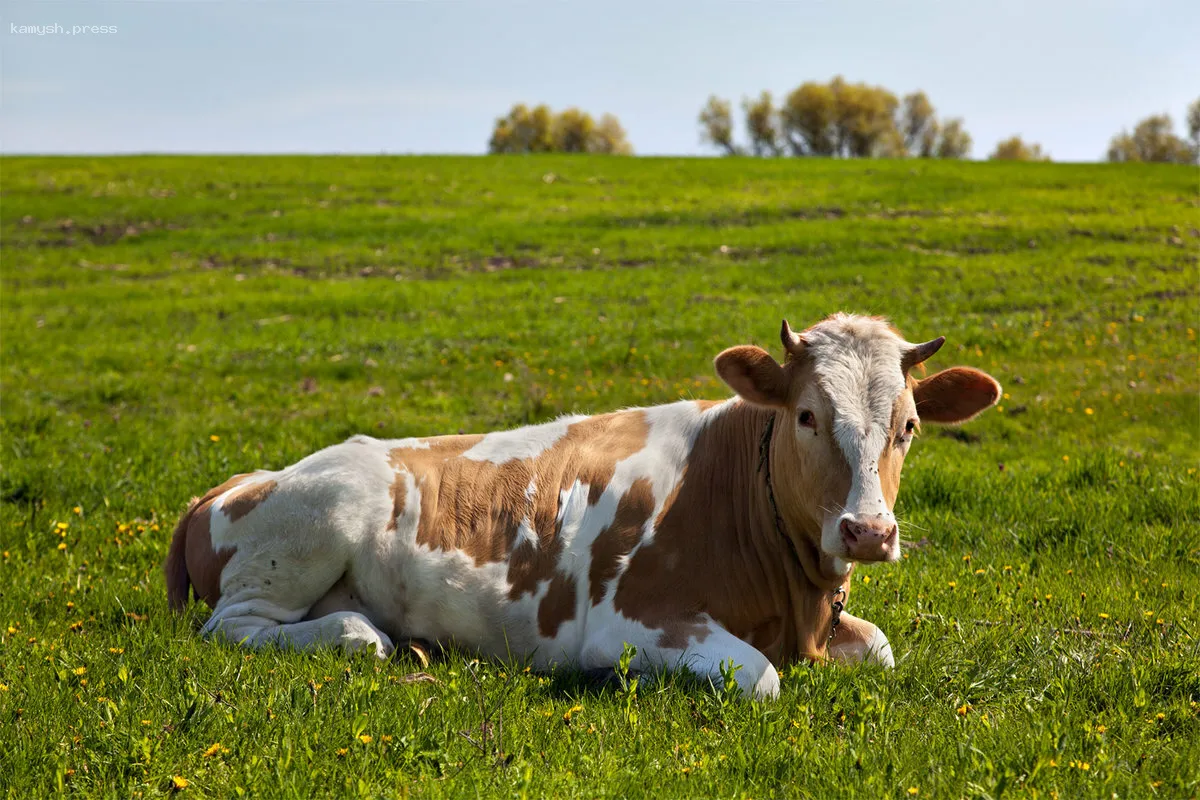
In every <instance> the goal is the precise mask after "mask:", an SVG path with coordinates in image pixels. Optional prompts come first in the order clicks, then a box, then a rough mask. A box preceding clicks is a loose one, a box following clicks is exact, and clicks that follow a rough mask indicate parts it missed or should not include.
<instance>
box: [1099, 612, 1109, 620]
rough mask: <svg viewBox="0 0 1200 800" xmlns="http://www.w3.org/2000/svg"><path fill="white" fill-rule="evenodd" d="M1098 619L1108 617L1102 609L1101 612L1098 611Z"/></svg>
mask: <svg viewBox="0 0 1200 800" xmlns="http://www.w3.org/2000/svg"><path fill="white" fill-rule="evenodd" d="M1100 619H1108V614H1105V613H1104V612H1103V611H1101V612H1100Z"/></svg>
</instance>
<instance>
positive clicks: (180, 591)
mask: <svg viewBox="0 0 1200 800" xmlns="http://www.w3.org/2000/svg"><path fill="white" fill-rule="evenodd" d="M196 505H197V501H196V500H195V499H194V498H193V499H192V502H190V503H188V509H187V511H185V512H184V514H183V516H182V517H180V518H179V524H178V525H176V526H175V533H174V535H172V536H171V547H170V549H169V550H167V560H166V562H165V563H163V572H164V573H166V578H167V604H168V605H169V606H170V607H171V609H172V610H174V611H182V610H183V609H185V608H187V604H188V592H189V590H190V589H191V588H192V581H191V578H190V577H188V570H187V529H188V524H189V523H190V522H191V521H192V512H193V511H194V510H195V509H196Z"/></svg>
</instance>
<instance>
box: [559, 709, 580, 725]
mask: <svg viewBox="0 0 1200 800" xmlns="http://www.w3.org/2000/svg"><path fill="white" fill-rule="evenodd" d="M579 711H583V706H571V707H570V708H568V709H567V711H566V713H565V714H563V722H570V721H571V717H572V716H573V715H574V714H575V713H576V712H579Z"/></svg>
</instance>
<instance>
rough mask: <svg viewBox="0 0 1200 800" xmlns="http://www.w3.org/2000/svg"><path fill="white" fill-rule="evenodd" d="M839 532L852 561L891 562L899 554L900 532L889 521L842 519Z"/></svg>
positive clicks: (894, 524) (893, 523)
mask: <svg viewBox="0 0 1200 800" xmlns="http://www.w3.org/2000/svg"><path fill="white" fill-rule="evenodd" d="M839 530H840V531H841V534H842V542H843V544H845V545H846V553H847V555H849V557H850V558H851V559H852V560H854V561H893V560H895V559H896V556H897V554H898V553H899V550H900V531H899V528H898V527H897V526H896V523H895V522H893V521H891V520H885V519H882V518H872V517H868V518H867V519H862V518H855V517H843V518H842V522H841V525H840V526H839Z"/></svg>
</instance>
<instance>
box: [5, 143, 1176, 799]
mask: <svg viewBox="0 0 1200 800" xmlns="http://www.w3.org/2000/svg"><path fill="white" fill-rule="evenodd" d="M1198 196H1200V181H1198V173H1197V171H1196V170H1195V169H1194V168H1187V167H1172V166H1159V165H1142V164H1129V165H1058V164H1000V163H949V162H928V161H920V162H917V161H898V162H886V161H854V162H848V161H826V160H812V161H808V160H796V159H793V160H755V159H651V158H638V159H619V158H603V157H565V156H554V157H551V156H547V157H500V158H465V157H464V158H457V157H455V158H452V157H428V158H426V157H354V158H350V157H278V158H258V157H253V158H252V157H246V158H240V157H239V158H235V157H136V158H32V157H31V158H4V159H3V161H2V162H0V237H2V238H0V244H2V248H3V250H2V272H0V292H2V295H0V301H2V308H0V312H2V313H0V388H2V395H0V401H2V426H3V428H2V430H3V439H2V442H0V446H2V450H0V452H2V454H3V455H2V457H0V465H2V467H0V468H2V471H0V498H2V503H0V551H2V553H0V796H4V797H10V798H30V797H40V796H46V795H51V794H56V793H62V794H70V795H84V796H101V797H107V796H112V797H122V798H128V797H154V796H161V795H165V794H172V793H177V794H178V795H179V796H181V797H184V798H186V797H233V796H249V797H275V796H282V797H292V796H330V795H338V796H343V795H344V796H366V797H378V796H410V795H411V796H417V797H461V796H480V795H483V796H503V797H517V796H520V797H550V796H556V797H642V796H647V797H755V798H761V797H808V796H812V797H838V798H849V797H868V798H877V797H903V798H909V797H988V798H999V797H1030V798H1034V797H1037V798H1062V799H1063V800H1065V799H1066V798H1081V797H1106V798H1107V797H1110V796H1111V797H1164V798H1194V797H1196V796H1197V795H1198V794H1200V643H1198V637H1200V476H1198V475H1197V466H1198V465H1200V459H1198V457H1197V452H1200V450H1198V448H1200V400H1198V397H1200V376H1198V371H1197V367H1198V354H1200V346H1198V344H1197V329H1200V300H1198V287H1200V269H1198V266H1197V254H1198V253H1200V230H1198V228H1200V200H1198ZM838 310H846V311H858V312H866V313H875V314H884V315H887V316H889V317H891V319H892V320H893V321H894V323H895V324H896V326H897V327H899V328H900V330H901V331H903V332H904V333H905V334H906V335H907V336H908V338H909V339H910V340H912V341H923V340H925V339H930V338H933V337H935V336H938V335H944V336H946V337H947V339H948V343H947V345H946V346H945V347H944V348H943V350H942V351H941V353H939V354H938V355H937V356H936V357H935V358H934V360H933V361H932V362H931V363H930V368H931V369H940V368H943V367H946V366H950V365H952V364H967V365H972V366H977V367H980V368H982V369H985V370H987V371H989V372H990V373H991V374H993V375H994V376H995V377H996V378H997V379H998V380H999V381H1000V382H1001V384H1003V386H1004V389H1005V394H1004V398H1003V400H1002V402H1001V405H1000V407H999V408H997V409H993V410H992V411H990V412H988V413H987V414H986V415H984V416H983V417H981V418H980V419H978V420H976V421H974V422H972V423H970V424H968V425H966V426H963V427H962V428H959V429H953V430H947V429H942V430H939V429H937V428H935V427H934V426H932V425H928V426H926V429H925V432H924V434H923V435H922V437H921V438H920V439H919V440H918V441H917V442H915V443H914V445H913V449H912V452H911V454H910V455H909V459H908V462H907V466H906V469H905V473H904V475H905V477H904V480H903V482H902V485H901V490H900V499H899V503H898V506H897V513H898V516H900V518H901V520H903V522H902V525H905V526H906V530H907V535H908V538H909V539H911V540H913V542H914V545H913V546H912V547H911V548H910V549H909V550H908V551H907V555H906V557H905V558H904V559H903V561H901V562H900V563H897V564H891V565H878V566H868V567H865V568H860V569H859V570H857V571H856V573H855V575H854V582H855V586H854V591H853V594H852V596H851V599H850V604H849V611H851V612H852V613H854V614H856V615H858V616H862V617H865V618H866V619H869V620H871V621H873V622H875V623H877V624H878V625H879V626H880V627H881V628H882V629H883V630H884V631H885V632H886V633H887V635H888V636H889V637H890V638H891V641H892V646H893V648H894V651H895V654H896V657H897V666H896V669H895V670H894V671H890V672H886V671H883V670H881V669H879V668H875V667H861V668H843V667H813V666H808V665H799V666H794V667H789V668H787V669H784V670H783V671H782V674H783V694H782V696H781V698H780V700H779V701H777V702H774V703H755V702H750V701H746V700H741V699H739V698H737V697H734V696H733V695H732V694H731V693H730V692H728V691H726V690H725V688H724V687H720V686H718V687H709V686H708V685H705V686H698V685H696V684H695V683H692V682H689V681H688V680H686V679H684V678H681V677H679V676H667V677H664V678H662V679H659V680H654V681H648V680H641V681H638V682H636V683H634V682H633V681H632V680H626V681H620V682H617V683H616V684H615V685H612V686H607V687H596V686H593V685H590V684H587V683H585V682H584V681H582V680H581V679H580V678H579V677H578V676H576V675H573V674H571V673H569V672H558V673H555V674H552V675H538V674H536V673H531V672H529V671H528V670H526V669H525V666H524V665H523V664H520V663H496V662H487V661H485V662H482V663H480V662H477V661H474V660H472V659H471V658H470V656H469V655H468V656H452V657H450V658H449V659H447V660H445V661H440V662H436V663H434V664H432V665H431V666H430V667H429V668H428V669H427V670H425V673H426V674H425V675H414V673H418V672H420V671H421V670H422V667H421V665H420V664H419V663H417V662H415V661H412V660H409V659H398V660H395V661H393V662H391V663H387V664H379V663H377V662H376V661H374V660H373V659H372V658H370V657H369V656H358V657H347V656H345V655H343V654H341V653H339V652H322V653H317V654H297V653H290V652H280V651H261V652H257V653H249V652H247V651H243V650H239V649H236V648H232V647H226V646H220V645H215V644H207V643H204V642H202V641H200V640H199V639H198V638H197V637H196V636H195V634H194V632H195V630H196V628H197V627H198V626H199V624H200V623H201V622H202V621H203V619H204V618H205V616H206V611H205V609H204V608H203V607H193V609H192V610H191V611H190V612H189V613H188V614H187V615H185V616H176V615H173V614H171V613H169V612H168V609H167V605H166V599H165V590H164V583H163V577H162V572H161V564H162V561H163V558H164V556H165V554H166V550H167V544H168V540H169V538H170V532H171V529H172V527H173V525H174V523H175V521H176V519H177V518H178V515H179V514H180V513H181V512H182V511H183V509H184V508H185V506H186V503H187V501H188V499H189V498H190V497H192V496H193V495H196V494H201V493H203V491H204V490H205V489H207V488H209V487H210V486H213V485H216V484H217V483H219V482H221V481H223V480H224V479H225V478H226V477H228V476H229V475H231V474H233V473H235V472H245V471H249V470H252V469H255V468H259V467H268V468H278V467H281V466H284V465H286V464H288V463H290V462H292V461H294V460H296V459H297V458H299V457H301V456H303V455H306V454H308V453H310V452H312V451H314V450H316V449H318V448H320V447H323V446H326V445H329V444H332V443H335V442H338V441H340V440H342V439H344V438H345V437H347V436H349V435H351V434H353V433H357V432H363V433H369V434H373V435H376V436H381V437H393V436H395V437H399V436H408V435H427V434H433V433H453V432H457V431H460V430H463V431H485V430H490V429H497V428H504V427H512V426H516V425H520V424H525V423H530V422H536V421H543V420H546V419H550V418H552V417H554V416H556V415H558V414H560V413H563V412H567V411H581V412H590V411H604V410H611V409H615V408H618V407H622V406H628V405H646V404H653V403H660V402H668V401H672V400H675V399H678V398H681V397H698V398H721V397H725V396H727V394H728V392H727V391H726V389H725V388H724V387H723V386H722V385H721V384H720V382H719V381H718V380H717V379H716V378H715V376H714V374H713V371H712V367H711V360H712V358H713V356H714V355H715V354H716V353H717V352H719V351H720V350H721V349H723V348H724V347H727V346H729V345H734V344H742V343H750V342H752V343H757V344H760V345H763V346H766V347H768V348H769V349H771V350H772V352H778V350H779V346H778V339H777V336H778V333H777V332H778V329H779V322H780V319H781V318H782V317H787V318H788V319H789V321H790V322H791V323H792V324H793V326H796V327H797V328H799V327H802V326H805V325H808V324H810V323H812V322H814V321H816V320H818V319H820V318H821V317H823V316H825V315H827V314H829V313H831V312H833V311H838Z"/></svg>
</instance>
